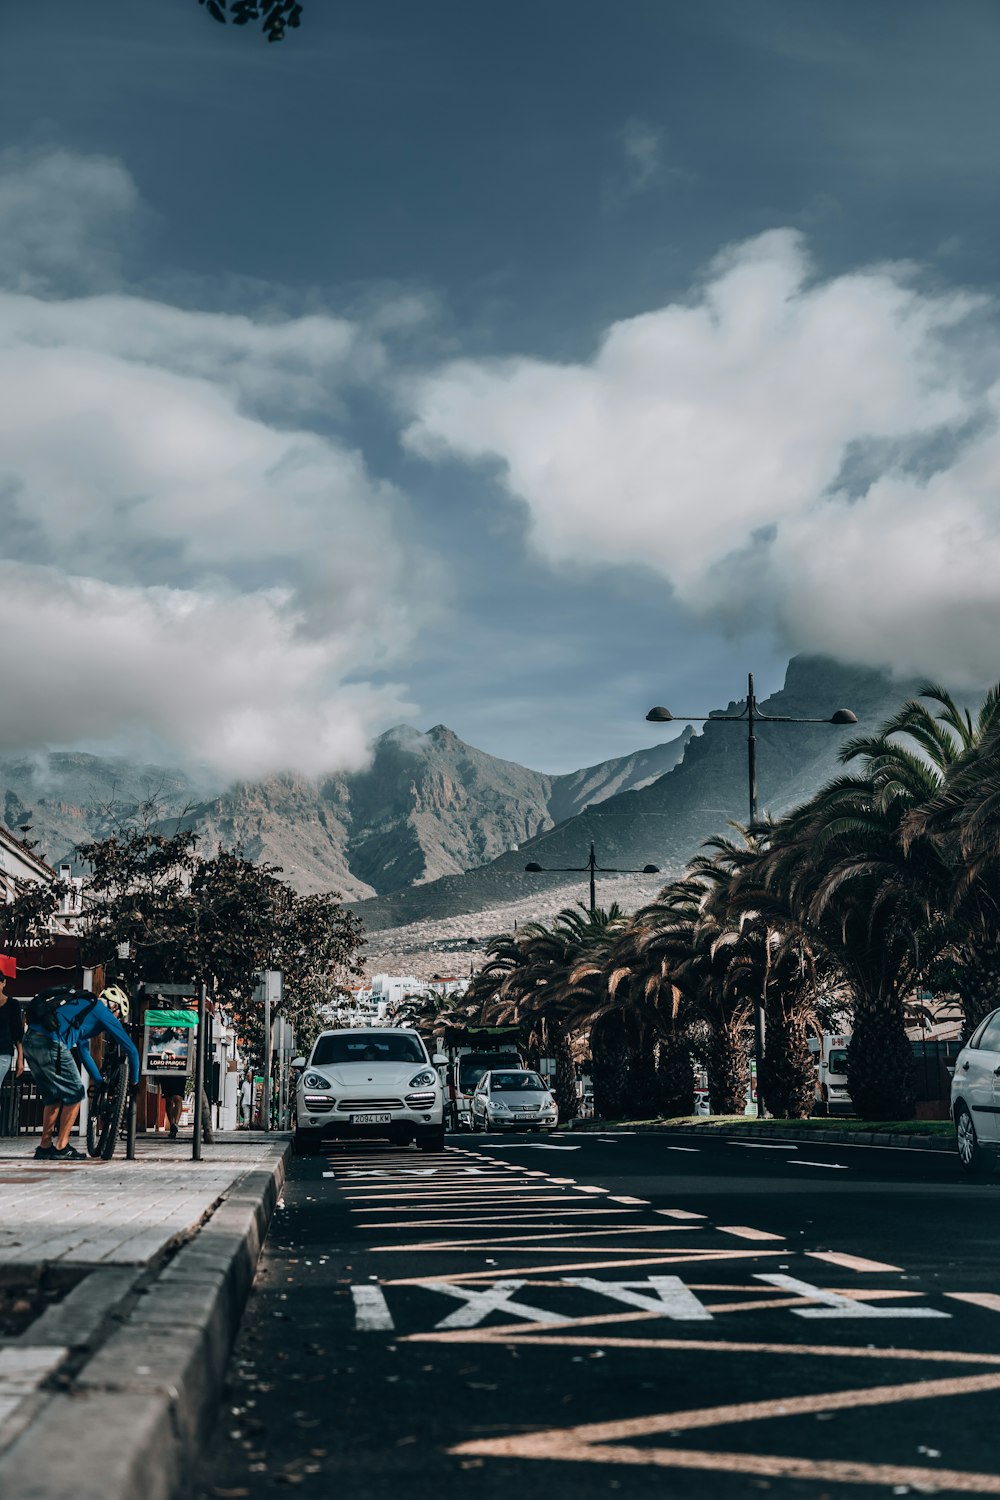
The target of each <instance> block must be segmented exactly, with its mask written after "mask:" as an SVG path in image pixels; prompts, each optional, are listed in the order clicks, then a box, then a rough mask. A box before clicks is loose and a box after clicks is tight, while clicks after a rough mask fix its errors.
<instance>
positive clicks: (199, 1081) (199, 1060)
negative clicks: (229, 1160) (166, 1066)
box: [191, 980, 206, 1161]
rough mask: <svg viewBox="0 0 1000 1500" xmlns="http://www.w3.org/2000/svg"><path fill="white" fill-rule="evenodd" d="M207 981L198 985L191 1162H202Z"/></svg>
mask: <svg viewBox="0 0 1000 1500" xmlns="http://www.w3.org/2000/svg"><path fill="white" fill-rule="evenodd" d="M205 1012H206V1006H205V981H204V980H202V981H201V982H200V983H199V985H198V1035H197V1039H196V1042H195V1049H194V1140H193V1142H192V1143H191V1160H192V1161H201V1127H202V1114H203V1112H204V1109H205Z"/></svg>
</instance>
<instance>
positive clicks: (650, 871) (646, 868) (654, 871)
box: [642, 865, 660, 875]
mask: <svg viewBox="0 0 1000 1500" xmlns="http://www.w3.org/2000/svg"><path fill="white" fill-rule="evenodd" d="M642 873H643V874H644V875H659V873H660V867H659V865H643V867H642Z"/></svg>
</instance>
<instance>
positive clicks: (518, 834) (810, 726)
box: [0, 656, 919, 934]
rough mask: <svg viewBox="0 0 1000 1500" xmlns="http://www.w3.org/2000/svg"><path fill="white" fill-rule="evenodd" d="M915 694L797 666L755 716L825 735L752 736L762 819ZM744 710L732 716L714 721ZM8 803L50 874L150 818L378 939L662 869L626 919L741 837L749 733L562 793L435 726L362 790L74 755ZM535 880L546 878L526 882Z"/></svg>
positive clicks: (772, 731) (3, 761) (643, 762)
mask: <svg viewBox="0 0 1000 1500" xmlns="http://www.w3.org/2000/svg"><path fill="white" fill-rule="evenodd" d="M918 691H919V684H917V683H916V682H898V681H894V680H892V679H890V678H889V677H887V676H885V675H884V674H882V673H880V672H877V671H872V670H868V669H863V668H852V667H845V666H841V665H838V664H837V663H835V662H833V661H830V660H829V659H827V658H824V657H805V656H800V657H795V658H793V659H792V661H791V662H790V663H789V666H788V669H787V673H786V677H785V682H784V685H783V687H782V688H781V689H780V691H779V692H777V693H775V694H773V695H772V696H771V697H770V698H768V699H766V700H764V701H763V702H762V703H761V704H760V708H761V710H762V712H763V713H764V714H772V715H781V716H787V717H791V718H797V719H818V720H822V721H824V722H817V723H795V724H789V723H784V724H768V723H767V722H763V723H761V724H759V725H758V728H757V740H758V749H757V764H758V779H759V788H760V808H761V811H762V812H771V813H775V814H779V813H781V812H783V811H785V810H786V809H788V808H789V807H792V806H794V805H795V804H796V803H799V802H802V801H804V800H805V799H806V798H807V797H808V796H809V795H810V794H811V793H812V791H814V790H815V789H816V788H817V787H818V786H820V785H821V784H822V783H823V782H824V781H827V780H829V779H830V778H831V777H832V776H833V775H835V774H836V773H837V771H838V769H839V763H838V759H837V757H838V752H839V750H840V748H841V746H842V745H843V743H844V742H845V740H846V739H847V738H849V737H850V736H851V735H852V734H857V733H864V732H866V731H869V732H870V731H873V730H874V729H875V728H876V727H877V726H878V725H879V724H881V723H882V722H883V721H884V720H885V719H886V718H888V717H889V716H890V715H891V714H892V713H894V712H895V711H896V709H897V708H898V707H899V705H900V703H901V702H902V701H903V699H905V698H908V697H913V696H915V694H916V693H917V692H918ZM838 708H850V709H852V710H853V712H854V713H855V714H856V715H857V717H858V720H859V724H858V726H857V727H856V728H855V727H850V728H841V727H836V726H833V725H831V724H830V723H829V722H825V721H828V720H829V718H830V716H831V714H833V712H834V711H835V710H836V709H838ZM744 709H745V704H743V703H730V704H728V705H727V706H726V708H725V709H722V710H719V711H718V712H719V713H721V714H739V713H740V712H741V711H742V710H744ZM0 795H2V796H3V798H4V816H5V820H6V822H7V825H8V827H9V828H11V829H12V830H13V831H14V832H15V833H18V832H21V833H22V834H23V835H24V836H26V837H29V838H30V839H31V840H33V841H35V842H36V843H37V845H38V846H39V852H40V853H42V854H43V855H44V856H45V857H46V858H47V859H48V860H49V861H50V862H51V863H53V864H59V863H60V862H62V861H69V862H71V863H72V862H73V860H74V849H75V847H76V846H77V845H78V844H80V843H83V842H86V841H87V840H88V839H91V838H100V837H102V836H104V835H105V834H106V833H107V832H109V831H110V829H111V828H112V827H113V826H114V821H115V818H116V817H118V816H121V814H122V813H126V814H127V813H129V812H130V811H134V810H135V808H136V807H137V806H138V805H139V804H141V803H143V802H145V801H148V802H151V803H153V804H155V805H156V807H157V808H158V810H159V817H160V819H161V825H162V826H163V827H164V828H165V829H167V830H168V831H169V830H172V829H173V828H175V827H177V826H181V827H186V828H191V829H193V830H194V831H195V832H196V833H197V834H198V836H199V839H200V845H201V848H202V849H204V850H212V849H214V848H215V847H217V846H218V845H219V844H222V845H224V846H225V847H239V848H241V849H242V850H243V852H244V853H245V854H246V855H247V857H248V858H251V859H254V860H260V861H268V862H270V863H272V864H276V865H279V866H281V868H282V869H283V871H284V875H285V878H286V879H288V880H289V881H290V882H291V883H292V884H293V885H294V886H295V887H296V888H297V889H299V890H302V891H315V890H329V889H334V890H338V891H340V892H341V894H342V895H343V896H344V898H345V899H346V900H347V901H348V902H349V903H350V904H351V905H352V907H353V908H354V910H355V911H357V912H358V913H359V915H361V916H362V917H363V919H364V922H365V925H366V927H367V928H368V930H369V931H370V932H372V933H373V934H374V933H376V932H378V931H379V930H382V931H387V930H389V929H399V928H404V927H407V926H410V925H412V924H424V923H428V922H431V923H433V922H438V921H440V920H442V919H451V918H455V917H460V916H461V915H463V914H471V913H476V912H478V913H487V912H489V913H493V912H494V910H495V909H497V908H501V909H502V908H503V907H505V906H512V904H513V903H520V908H519V909H522V910H523V904H524V902H525V901H526V900H528V901H535V902H537V904H538V907H539V910H542V909H546V910H547V909H548V908H550V907H552V906H553V904H555V905H559V904H566V902H567V901H568V900H569V899H573V900H578V899H580V898H581V897H582V896H584V895H585V891H586V876H585V874H584V873H583V870H582V867H583V866H585V865H586V862H587V859H588V856H589V850H590V845H591V843H593V845H594V848H595V853H596V857H597V862H598V865H600V866H602V867H604V868H609V867H610V869H611V870H612V871H620V870H622V869H641V868H642V866H644V865H647V864H655V865H656V866H657V867H658V870H659V871H660V872H661V873H660V874H658V875H657V876H656V877H653V878H652V879H651V878H650V877H645V878H642V877H635V878H634V880H632V882H631V883H632V884H633V885H634V886H635V891H634V892H633V891H631V889H629V891H628V894H629V895H630V897H631V900H632V902H633V904H634V902H635V901H636V900H637V899H647V898H648V896H649V895H651V894H653V892H654V891H655V889H656V888H657V886H658V885H659V884H662V883H663V881H664V880H665V879H667V878H668V877H669V876H670V875H671V874H674V873H676V872H678V871H679V870H680V869H681V868H682V867H683V866H684V864H685V863H686V862H687V860H688V859H689V858H690V857H691V855H692V854H693V853H695V852H696V851H697V849H698V848H699V846H700V845H701V843H702V842H703V840H704V839H706V838H707V837H709V836H710V835H711V834H715V833H719V832H726V831H727V827H728V825H729V823H730V822H731V821H733V820H736V821H740V822H745V821H746V818H747V748H746V728H745V720H744V722H743V724H738V723H737V724H733V723H720V722H718V720H717V719H709V720H708V722H707V723H706V724H705V725H704V727H703V729H702V731H701V732H700V733H698V734H694V733H692V731H691V729H690V727H689V728H687V729H685V730H684V732H683V733H682V734H681V735H679V736H677V737H675V738H673V739H670V740H665V741H664V742H663V743H661V744H659V745H654V746H652V747H651V748H648V749H643V750H637V751H636V752H635V753H634V754H632V755H628V756H624V757H621V758H619V759H615V760H609V761H605V762H603V763H602V764H601V765H597V766H591V767H587V768H585V769H583V770H580V771H575V772H572V773H568V774H566V775H557V776H553V775H547V774H545V773H542V772H538V771H532V770H529V769H527V768H526V767H524V766H520V765H517V764H516V763H515V762H513V761H506V760H499V759H497V758H496V757H494V756H491V755H488V754H486V753H485V752H484V751H482V750H477V749H475V748H473V747H472V746H470V745H467V744H465V743H464V742H463V741H462V740H460V739H459V738H458V736H457V735H455V734H454V733H453V732H452V731H451V730H450V729H448V728H446V727H445V726H444V725H442V724H439V725H437V726H435V728H433V729H431V730H429V731H427V732H426V733H423V732H421V731H420V730H418V729H414V728H412V727H410V726H408V725H400V726H398V727H396V728H394V729H390V730H387V731H386V733H384V734H382V735H380V736H379V738H378V739H377V740H375V742H374V743H373V745H372V747H371V759H370V763H369V765H368V767H367V768H366V769H365V770H362V771H359V772H353V773H337V774H334V775H330V776H327V777H322V778H319V779H309V778H306V777H302V776H297V775H291V774H289V775H277V776H271V777H269V778H267V779H265V780H262V781H259V782H254V783H249V782H244V783H239V784H237V785H234V786H231V787H228V788H221V787H215V788H208V789H206V788H205V787H204V786H200V785H199V784H198V783H197V782H195V781H194V780H192V779H191V778H190V777H189V776H187V775H186V774H185V773H184V772H182V771H179V770H176V769H165V768H162V767H157V766H149V765H144V766H135V765H131V764H129V763H127V762H124V761H113V760H104V759H101V758H99V757H95V756H89V755H83V754H77V753H51V754H47V755H42V756H35V757H27V758H26V757H20V758H18V757H13V756H7V757H5V758H0ZM25 831H26V832H25ZM529 862H532V863H536V864H539V865H541V866H543V872H542V873H540V874H527V873H526V872H525V868H524V867H525V865H526V864H527V863H529ZM552 867H557V868H555V869H553V868H552ZM563 867H569V869H568V870H567V869H564V868H563ZM630 879H631V877H630ZM625 884H626V887H627V888H628V882H626V883H625ZM570 889H572V896H570V895H569V891H570ZM609 899H610V898H609ZM490 919H491V920H492V917H491V918H490ZM498 920H499V919H498Z"/></svg>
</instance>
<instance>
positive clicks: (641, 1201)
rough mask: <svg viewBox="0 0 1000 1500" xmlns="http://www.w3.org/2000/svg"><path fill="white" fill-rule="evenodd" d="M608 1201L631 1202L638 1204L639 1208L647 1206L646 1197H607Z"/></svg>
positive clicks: (647, 1200)
mask: <svg viewBox="0 0 1000 1500" xmlns="http://www.w3.org/2000/svg"><path fill="white" fill-rule="evenodd" d="M608 1201H609V1203H633V1204H636V1205H638V1206H639V1207H640V1208H648V1207H649V1199H648V1198H609V1200H608Z"/></svg>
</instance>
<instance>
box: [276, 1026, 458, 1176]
mask: <svg viewBox="0 0 1000 1500" xmlns="http://www.w3.org/2000/svg"><path fill="white" fill-rule="evenodd" d="M445 1062H447V1058H443V1057H442V1058H435V1059H434V1061H433V1062H432V1061H431V1059H430V1057H429V1056H428V1055H427V1048H426V1047H425V1046H424V1044H423V1042H422V1041H421V1039H420V1037H419V1036H418V1035H417V1033H416V1032H415V1031H409V1030H407V1029H404V1028H395V1027H392V1028H390V1027H383V1028H374V1027H363V1028H362V1027H358V1028H350V1029H345V1030H343V1031H324V1032H321V1033H320V1035H319V1036H318V1037H317V1038H316V1041H315V1043H314V1045H313V1049H312V1052H311V1053H310V1054H309V1061H308V1062H307V1061H306V1059H305V1058H304V1057H296V1058H294V1059H293V1061H292V1066H293V1067H295V1068H298V1069H300V1070H301V1071H300V1072H299V1077H298V1082H297V1083H296V1086H295V1141H294V1146H295V1150H296V1151H297V1152H299V1154H300V1155H302V1156H310V1155H312V1154H313V1153H314V1152H315V1151H316V1150H318V1148H319V1143H320V1141H321V1140H323V1139H324V1138H326V1139H338V1138H343V1137H350V1138H354V1139H366V1138H367V1139H371V1138H373V1137H379V1136H381V1137H387V1138H388V1139H389V1140H391V1141H394V1142H396V1144H398V1145H408V1144H409V1143H410V1142H411V1141H416V1143H417V1145H418V1146H419V1147H420V1148H421V1150H423V1151H443V1150H444V1092H443V1090H442V1087H441V1080H440V1078H439V1076H438V1073H437V1066H438V1065H439V1063H445Z"/></svg>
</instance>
